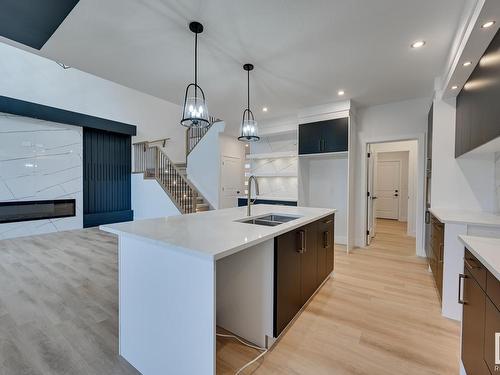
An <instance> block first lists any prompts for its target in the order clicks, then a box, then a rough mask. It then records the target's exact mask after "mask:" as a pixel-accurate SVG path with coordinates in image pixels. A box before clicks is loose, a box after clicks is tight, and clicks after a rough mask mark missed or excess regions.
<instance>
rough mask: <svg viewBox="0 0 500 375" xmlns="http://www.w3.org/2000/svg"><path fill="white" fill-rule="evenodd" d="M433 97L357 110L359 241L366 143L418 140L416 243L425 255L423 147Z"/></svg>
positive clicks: (363, 222)
mask: <svg viewBox="0 0 500 375" xmlns="http://www.w3.org/2000/svg"><path fill="white" fill-rule="evenodd" d="M430 106H431V99H430V98H419V99H413V100H407V101H401V102H396V103H389V104H384V105H378V106H372V107H366V108H360V109H359V110H358V111H357V116H356V119H357V126H358V152H357V154H358V168H357V170H356V183H355V184H354V188H355V197H356V212H357V213H358V214H357V215H356V245H357V246H364V244H365V235H364V234H365V231H366V228H365V227H366V188H365V187H366V155H365V153H366V144H367V143H377V142H386V141H398V140H417V144H418V150H417V167H416V168H417V169H416V178H417V186H418V189H417V192H416V209H415V210H416V225H415V232H416V243H417V249H416V250H417V255H420V256H424V254H425V251H424V248H423V244H424V243H423V220H424V195H423V194H424V192H423V187H424V154H425V152H424V150H425V148H424V147H425V135H426V130H427V114H428V112H429V109H430Z"/></svg>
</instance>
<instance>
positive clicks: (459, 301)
mask: <svg viewBox="0 0 500 375" xmlns="http://www.w3.org/2000/svg"><path fill="white" fill-rule="evenodd" d="M466 278H467V275H464V274H463V273H461V274H459V275H458V303H460V304H461V305H466V304H467V301H465V299H464V297H463V295H462V280H463V283H464V284H465V279H466Z"/></svg>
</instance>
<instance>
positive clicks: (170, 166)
mask: <svg viewBox="0 0 500 375" xmlns="http://www.w3.org/2000/svg"><path fill="white" fill-rule="evenodd" d="M133 151H134V166H133V171H132V173H143V174H144V178H145V179H156V181H158V183H159V184H160V186H161V187H162V188H163V190H164V191H165V193H167V195H168V196H169V197H170V199H171V200H172V202H173V203H174V204H175V206H176V207H177V209H178V210H179V211H180V212H181V213H183V214H189V213H193V212H201V211H208V210H209V209H210V205H209V204H208V202H207V201H206V200H205V198H203V196H202V195H201V194H200V193H199V192H198V190H197V189H196V188H195V187H194V186H193V184H191V182H190V181H189V180H188V179H187V176H186V167H187V165H186V163H183V164H176V163H174V162H173V161H172V160H170V158H169V157H168V156H167V155H166V154H165V152H164V151H163V150H162V149H160V148H159V147H158V146H155V145H152V143H151V142H138V143H134V144H133Z"/></svg>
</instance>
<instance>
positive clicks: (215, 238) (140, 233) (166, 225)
mask: <svg viewBox="0 0 500 375" xmlns="http://www.w3.org/2000/svg"><path fill="white" fill-rule="evenodd" d="M334 212H335V210H334V209H327V208H311V207H293V206H279V205H267V204H257V205H253V206H252V214H251V216H250V217H247V216H246V215H247V207H246V206H245V207H235V208H228V209H222V210H214V211H205V212H199V213H195V214H188V215H178V216H168V217H161V218H156V219H146V220H137V221H131V222H126V223H119V224H109V225H102V226H101V227H100V228H101V229H102V230H104V231H106V232H110V233H114V234H117V235H119V236H129V237H134V238H138V239H143V240H145V241H148V242H152V243H155V244H157V245H160V246H165V247H170V248H175V249H176V250H181V251H182V250H183V251H188V252H192V253H194V254H195V255H200V256H203V257H208V258H211V259H214V260H217V259H221V258H224V257H226V256H228V255H231V254H234V253H236V252H238V251H241V250H243V249H245V248H248V247H250V246H253V245H256V244H258V243H260V242H264V241H266V240H269V239H271V238H274V237H276V236H279V235H280V234H283V233H286V232H288V231H290V230H293V229H296V228H298V227H301V226H303V225H305V224H309V223H311V222H313V221H316V220H319V219H321V218H323V217H325V216H328V215H331V214H333V213H334ZM271 213H275V214H283V215H294V216H300V218H298V219H296V220H292V221H289V222H288V223H283V224H280V225H277V226H274V227H268V226H263V225H255V224H246V223H240V222H237V221H235V220H242V219H246V218H252V217H260V216H265V215H267V214H271Z"/></svg>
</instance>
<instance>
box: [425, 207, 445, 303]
mask: <svg viewBox="0 0 500 375" xmlns="http://www.w3.org/2000/svg"><path fill="white" fill-rule="evenodd" d="M430 232H431V233H430V243H429V245H430V246H429V251H428V253H427V257H428V259H427V260H428V262H429V266H430V268H431V271H432V275H433V276H434V282H435V284H436V289H437V291H438V295H439V298H440V299H441V298H442V293H443V262H444V224H443V223H441V222H440V221H439V220H438V219H437V218H436V217H435V216H433V215H431V225H430Z"/></svg>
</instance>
